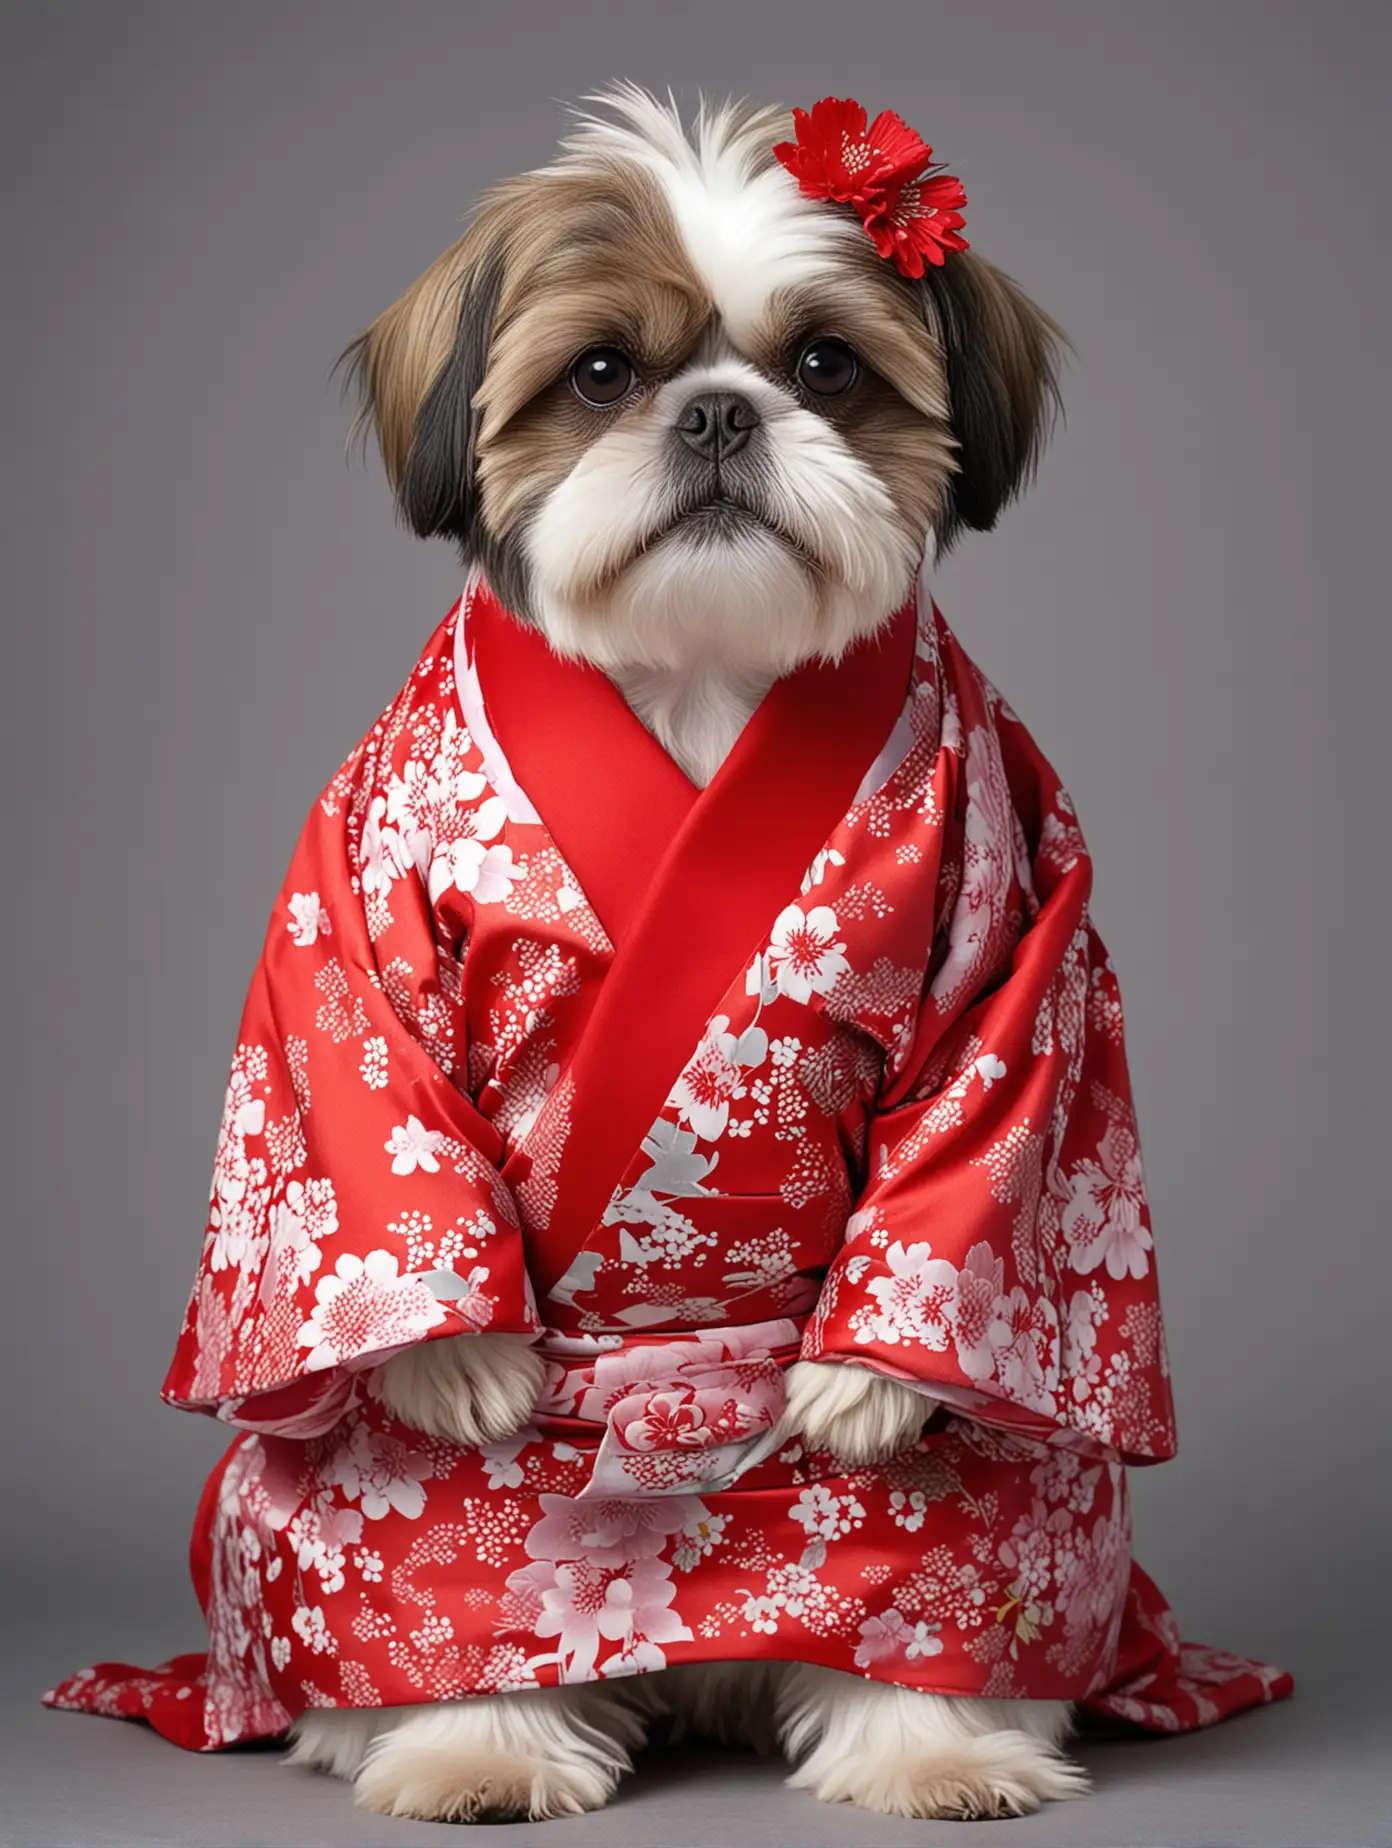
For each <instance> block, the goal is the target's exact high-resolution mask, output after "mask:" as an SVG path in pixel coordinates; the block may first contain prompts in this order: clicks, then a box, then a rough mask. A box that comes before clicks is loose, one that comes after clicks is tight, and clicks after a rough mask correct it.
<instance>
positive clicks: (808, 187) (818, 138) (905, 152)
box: [773, 96, 967, 276]
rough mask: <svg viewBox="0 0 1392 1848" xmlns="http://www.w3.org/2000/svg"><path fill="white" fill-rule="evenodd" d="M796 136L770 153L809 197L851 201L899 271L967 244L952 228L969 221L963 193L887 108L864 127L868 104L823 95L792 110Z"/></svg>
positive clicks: (912, 272)
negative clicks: (806, 106) (808, 107)
mask: <svg viewBox="0 0 1392 1848" xmlns="http://www.w3.org/2000/svg"><path fill="white" fill-rule="evenodd" d="M793 125H794V132H795V133H796V135H797V140H796V142H792V141H780V142H779V143H778V144H777V146H776V147H775V148H774V150H773V152H774V155H775V156H776V158H777V159H778V160H779V161H780V162H781V163H782V164H783V166H785V167H786V168H787V169H788V171H789V173H791V174H792V176H793V178H794V179H795V180H796V181H797V183H798V185H799V187H800V188H801V189H802V191H803V192H804V193H805V194H806V195H807V197H808V198H809V199H833V200H835V201H836V202H837V203H838V204H839V205H849V206H853V207H854V208H855V211H856V214H857V216H858V217H859V218H860V221H861V223H862V224H863V225H864V226H865V229H866V230H867V231H868V232H869V233H870V237H871V239H872V241H873V243H874V246H875V248H876V250H878V251H879V253H880V255H881V256H882V257H893V259H894V262H895V265H896V267H897V268H898V270H899V273H900V274H901V275H903V276H921V275H922V274H923V271H924V266H925V264H927V263H933V264H941V263H942V261H943V259H944V258H945V257H946V255H947V253H948V251H950V250H965V249H966V248H967V240H966V239H965V238H964V237H959V236H958V235H957V233H958V231H959V229H960V228H961V226H962V225H964V224H965V223H966V220H965V218H963V216H962V208H963V207H964V206H965V205H966V203H967V195H966V193H965V192H964V191H963V190H962V182H961V181H960V180H959V179H956V178H954V176H953V175H952V174H950V173H939V172H933V171H931V170H930V169H929V163H930V162H931V160H932V158H933V150H932V148H930V147H929V146H928V144H927V142H926V141H922V140H920V138H919V137H918V136H917V135H916V134H915V133H914V131H913V130H912V129H911V128H910V127H909V126H908V124H907V123H906V122H904V121H903V120H901V118H900V117H899V116H897V115H895V114H894V112H893V110H891V109H884V110H881V112H880V114H879V115H877V116H876V117H875V120H874V121H873V122H871V123H870V125H869V127H868V128H867V126H866V116H865V111H864V110H863V109H862V108H861V106H860V104H859V103H857V102H853V101H852V100H851V99H850V98H849V97H837V96H824V97H823V98H822V100H821V102H819V103H814V104H813V105H812V111H811V114H809V113H808V112H807V111H806V110H805V109H795V110H794V111H793Z"/></svg>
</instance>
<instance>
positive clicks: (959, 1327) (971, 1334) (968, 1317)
mask: <svg viewBox="0 0 1392 1848" xmlns="http://www.w3.org/2000/svg"><path fill="white" fill-rule="evenodd" d="M1004 1278H1005V1264H1004V1262H1003V1261H1002V1259H1000V1258H998V1257H997V1256H996V1255H995V1253H994V1252H993V1251H992V1249H991V1247H990V1246H989V1245H987V1244H984V1243H983V1244H977V1245H973V1246H972V1248H971V1250H970V1251H969V1252H968V1253H967V1261H966V1263H965V1264H964V1265H963V1266H962V1268H961V1270H960V1271H959V1272H958V1273H957V1300H956V1304H955V1313H954V1317H953V1329H952V1333H953V1339H954V1341H955V1343H956V1348H957V1364H958V1366H959V1367H960V1368H961V1369H962V1371H963V1373H965V1374H966V1376H967V1378H968V1379H969V1380H989V1379H990V1378H991V1375H992V1374H993V1373H994V1372H995V1370H996V1350H995V1348H994V1346H993V1345H992V1340H991V1326H992V1322H993V1320H994V1319H995V1311H996V1301H997V1299H998V1297H999V1296H1000V1294H1001V1291H1002V1288H1003V1286H1004Z"/></svg>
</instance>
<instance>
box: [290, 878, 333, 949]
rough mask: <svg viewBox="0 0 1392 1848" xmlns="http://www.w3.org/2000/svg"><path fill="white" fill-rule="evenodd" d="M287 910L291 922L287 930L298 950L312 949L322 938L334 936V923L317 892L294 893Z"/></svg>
mask: <svg viewBox="0 0 1392 1848" xmlns="http://www.w3.org/2000/svg"><path fill="white" fill-rule="evenodd" d="M286 909H287V910H288V911H289V913H290V922H289V923H288V924H287V925H286V927H285V928H286V929H287V930H288V931H289V932H290V941H291V942H292V943H293V944H294V945H295V948H296V949H297V950H307V949H310V948H312V946H313V945H314V944H316V943H317V942H318V941H319V939H320V938H321V937H330V936H332V935H333V922H332V920H331V919H330V917H329V914H328V912H327V911H326V910H325V908H324V906H323V905H321V904H320V902H319V894H318V893H317V892H294V893H292V894H291V897H290V902H289V904H288V905H287V907H286Z"/></svg>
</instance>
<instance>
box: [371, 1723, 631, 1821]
mask: <svg viewBox="0 0 1392 1848" xmlns="http://www.w3.org/2000/svg"><path fill="white" fill-rule="evenodd" d="M616 1781H617V1780H616V1778H615V1777H614V1776H612V1775H610V1774H606V1773H603V1772H601V1771H599V1770H597V1769H595V1767H594V1766H592V1765H588V1764H574V1763H564V1762H553V1761H552V1760H550V1759H547V1758H542V1757H531V1756H529V1755H527V1754H525V1753H521V1752H508V1751H489V1750H482V1751H475V1752H472V1753H460V1752H457V1751H454V1750H451V1749H449V1748H448V1747H447V1746H434V1747H432V1746H430V1745H427V1744H416V1743H414V1742H413V1743H412V1744H411V1745H410V1746H409V1747H406V1748H400V1747H399V1748H398V1749H396V1750H393V1749H391V1739H390V1735H387V1738H386V1739H385V1740H384V1741H383V1745H382V1748H381V1749H379V1750H377V1751H375V1752H373V1753H372V1754H370V1755H369V1757H368V1759H367V1762H366V1763H365V1764H364V1766H363V1768H362V1770H361V1771H359V1773H358V1775H357V1778H356V1779H355V1780H354V1784H353V1801H354V1802H355V1803H356V1804H357V1805H358V1807H359V1808H360V1809H365V1810H372V1811H374V1812H375V1813H376V1814H377V1815H379V1816H414V1817H415V1818H416V1819H417V1820H418V1821H420V1822H476V1821H478V1820H479V1819H480V1818H481V1817H485V1816H495V1817H498V1818H500V1819H502V1818H509V1819H512V1818H519V1817H525V1818H527V1820H529V1821H531V1822H543V1821H545V1820H546V1819H547V1818H548V1817H551V1816H578V1815H579V1814H581V1812H582V1811H584V1810H595V1809H600V1808H602V1807H603V1805H604V1804H605V1803H607V1802H608V1800H609V1797H610V1794H611V1793H612V1791H613V1788H614V1784H615V1782H616Z"/></svg>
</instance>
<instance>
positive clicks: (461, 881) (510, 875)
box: [430, 796, 524, 905]
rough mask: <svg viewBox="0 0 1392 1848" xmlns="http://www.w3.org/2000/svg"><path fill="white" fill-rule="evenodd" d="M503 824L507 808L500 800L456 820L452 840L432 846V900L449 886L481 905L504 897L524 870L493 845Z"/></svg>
mask: <svg viewBox="0 0 1392 1848" xmlns="http://www.w3.org/2000/svg"><path fill="white" fill-rule="evenodd" d="M506 821H507V804H506V803H505V802H504V801H503V799H502V798H501V796H489V797H488V798H487V799H486V800H485V801H483V802H480V803H479V804H478V805H477V807H475V808H471V809H468V810H466V811H465V813H464V814H463V815H462V816H460V817H459V818H458V819H457V820H456V822H455V824H454V830H455V831H454V833H453V834H452V837H451V838H450V839H449V840H445V841H437V842H436V843H435V847H434V853H433V857H432V859H431V862H430V896H431V898H432V899H438V898H439V896H440V894H441V893H442V892H445V891H448V890H449V888H450V887H451V886H453V887H455V888H456V889H457V890H458V891H460V892H468V893H470V894H471V895H472V896H473V897H474V899H475V900H476V901H477V902H478V903H479V904H481V905H493V904H497V903H498V902H499V900H500V899H504V898H506V897H507V895H508V893H509V892H510V891H511V890H512V886H513V883H514V882H515V881H516V880H518V879H520V878H521V877H522V875H523V870H524V869H523V868H522V867H520V866H514V864H513V858H512V849H511V848H510V847H508V846H507V845H505V844H499V843H497V842H496V837H497V836H498V835H499V834H501V832H502V830H503V826H504V824H505V822H506ZM490 843H495V844H493V845H490Z"/></svg>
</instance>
